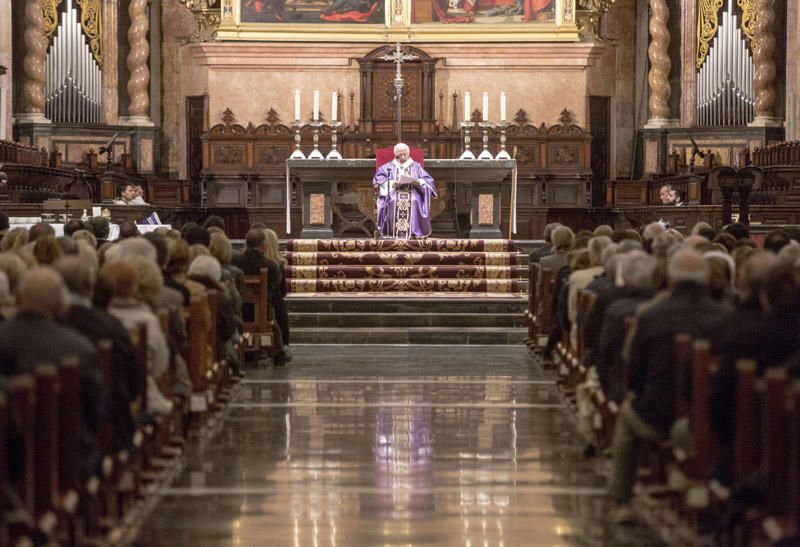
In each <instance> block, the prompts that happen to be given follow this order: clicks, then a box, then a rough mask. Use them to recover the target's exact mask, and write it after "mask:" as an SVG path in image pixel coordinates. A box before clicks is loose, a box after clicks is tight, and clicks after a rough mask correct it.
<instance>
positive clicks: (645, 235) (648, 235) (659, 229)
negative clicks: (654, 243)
mask: <svg viewBox="0 0 800 547" xmlns="http://www.w3.org/2000/svg"><path fill="white" fill-rule="evenodd" d="M666 231H667V229H666V228H664V225H663V224H661V223H660V222H651V223H650V224H648V225H647V226H645V227H644V229H643V230H642V239H643V240H645V241H647V240H653V239H655V238H656V236H658V235H659V234H663V233H664V232H666Z"/></svg>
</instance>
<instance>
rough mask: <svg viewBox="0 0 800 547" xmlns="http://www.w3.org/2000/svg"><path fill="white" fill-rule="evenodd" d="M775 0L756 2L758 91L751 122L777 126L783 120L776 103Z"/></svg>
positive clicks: (755, 32)
mask: <svg viewBox="0 0 800 547" xmlns="http://www.w3.org/2000/svg"><path fill="white" fill-rule="evenodd" d="M772 2H773V0H757V1H756V23H755V27H754V44H753V63H754V64H755V66H756V72H755V75H754V76H753V89H754V90H755V94H756V105H755V108H756V117H755V119H754V120H753V123H752V124H751V125H757V126H762V125H777V124H779V123H780V121H781V120H777V119H776V118H775V117H774V110H773V108H774V106H775V61H774V58H773V55H774V53H775V34H774V33H773V31H772V29H773V26H774V24H775V10H774V9H773V6H772Z"/></svg>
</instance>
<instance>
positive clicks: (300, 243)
mask: <svg viewBox="0 0 800 547" xmlns="http://www.w3.org/2000/svg"><path fill="white" fill-rule="evenodd" d="M285 247H286V250H287V251H300V252H320V251H328V252H341V251H360V252H374V251H395V252H419V251H428V252H431V251H433V252H475V251H488V252H513V251H514V242H513V241H510V240H507V239H437V238H428V239H407V240H395V239H289V240H287V241H286V243H285Z"/></svg>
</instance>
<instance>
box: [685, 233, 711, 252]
mask: <svg viewBox="0 0 800 547" xmlns="http://www.w3.org/2000/svg"><path fill="white" fill-rule="evenodd" d="M684 244H685V245H686V247H690V248H692V249H694V250H696V251H697V252H699V253H704V252H706V251H710V250H711V242H710V241H708V240H707V239H706V238H704V237H703V236H689V237H687V238H686V241H684Z"/></svg>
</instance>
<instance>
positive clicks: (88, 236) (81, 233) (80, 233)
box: [72, 230, 97, 249]
mask: <svg viewBox="0 0 800 547" xmlns="http://www.w3.org/2000/svg"><path fill="white" fill-rule="evenodd" d="M72 239H74V240H75V241H85V242H86V243H88V244H89V245H91V246H92V247H94V248H95V249H97V238H96V237H94V234H93V233H92V232H90V231H89V230H77V231H76V232H74V233H73V234H72Z"/></svg>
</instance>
